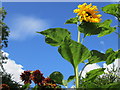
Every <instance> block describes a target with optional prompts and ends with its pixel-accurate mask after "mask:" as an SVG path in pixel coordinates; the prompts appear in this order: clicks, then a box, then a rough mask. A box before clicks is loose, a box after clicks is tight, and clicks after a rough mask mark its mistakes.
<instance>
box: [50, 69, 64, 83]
mask: <svg viewBox="0 0 120 90" xmlns="http://www.w3.org/2000/svg"><path fill="white" fill-rule="evenodd" d="M50 78H51V79H52V80H53V81H55V82H56V83H57V84H62V80H63V78H64V76H63V75H62V73H60V72H57V71H55V72H53V73H52V74H50Z"/></svg>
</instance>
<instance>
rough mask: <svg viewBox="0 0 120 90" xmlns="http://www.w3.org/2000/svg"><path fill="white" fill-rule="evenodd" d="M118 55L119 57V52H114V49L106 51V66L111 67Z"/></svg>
mask: <svg viewBox="0 0 120 90" xmlns="http://www.w3.org/2000/svg"><path fill="white" fill-rule="evenodd" d="M116 55H117V52H114V51H113V49H112V48H109V49H108V50H106V52H105V56H106V64H107V65H109V64H111V63H113V62H114V61H115V59H117V57H116Z"/></svg>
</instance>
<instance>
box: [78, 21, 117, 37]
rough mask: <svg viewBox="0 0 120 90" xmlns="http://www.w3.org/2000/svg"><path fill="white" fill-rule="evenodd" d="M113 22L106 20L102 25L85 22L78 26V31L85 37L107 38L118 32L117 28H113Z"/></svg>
mask: <svg viewBox="0 0 120 90" xmlns="http://www.w3.org/2000/svg"><path fill="white" fill-rule="evenodd" d="M111 23H112V20H109V19H108V20H105V21H104V22H102V23H91V22H83V23H81V24H80V25H79V26H78V30H79V31H80V32H81V33H84V34H85V36H90V35H98V37H102V36H105V35H107V34H110V33H112V32H114V31H115V30H116V28H115V27H111V26H110V24H111Z"/></svg>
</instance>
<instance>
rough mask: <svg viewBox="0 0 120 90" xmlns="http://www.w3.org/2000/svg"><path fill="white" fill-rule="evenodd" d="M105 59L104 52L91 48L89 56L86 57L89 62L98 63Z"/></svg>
mask: <svg viewBox="0 0 120 90" xmlns="http://www.w3.org/2000/svg"><path fill="white" fill-rule="evenodd" d="M105 60H106V57H105V54H104V53H101V52H99V51H97V50H92V51H91V57H90V58H89V59H88V61H89V64H93V63H98V62H101V61H105Z"/></svg>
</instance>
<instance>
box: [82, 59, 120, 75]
mask: <svg viewBox="0 0 120 90" xmlns="http://www.w3.org/2000/svg"><path fill="white" fill-rule="evenodd" d="M113 66H115V67H114V69H116V68H120V59H116V60H115V61H114V62H113V63H112V64H109V65H107V64H106V63H103V68H106V69H105V70H104V72H105V73H108V71H107V69H108V70H109V71H111V70H112V69H113ZM98 68H102V67H101V66H99V65H98V64H96V63H94V64H90V65H87V66H86V67H85V69H84V70H83V72H82V77H85V75H86V73H87V72H89V71H91V70H93V69H98ZM80 72H81V71H80ZM117 75H118V76H120V71H119V72H118V71H117Z"/></svg>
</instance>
